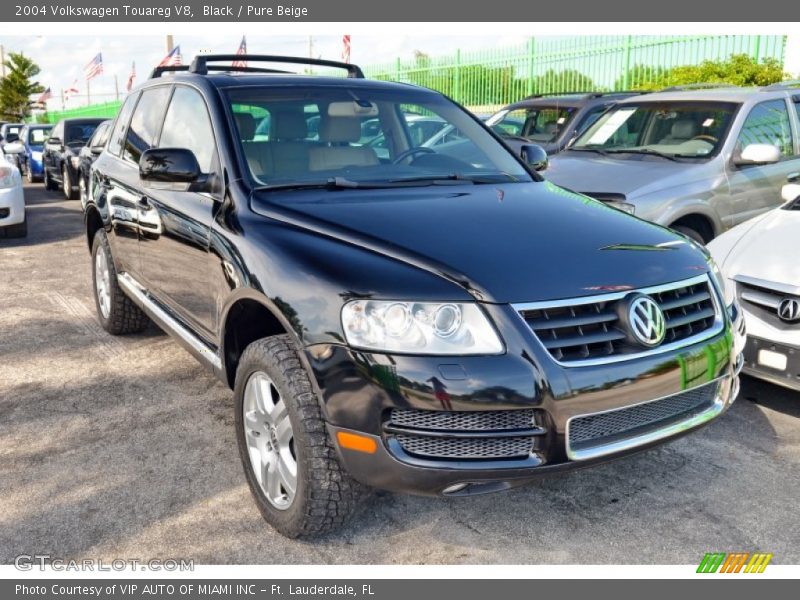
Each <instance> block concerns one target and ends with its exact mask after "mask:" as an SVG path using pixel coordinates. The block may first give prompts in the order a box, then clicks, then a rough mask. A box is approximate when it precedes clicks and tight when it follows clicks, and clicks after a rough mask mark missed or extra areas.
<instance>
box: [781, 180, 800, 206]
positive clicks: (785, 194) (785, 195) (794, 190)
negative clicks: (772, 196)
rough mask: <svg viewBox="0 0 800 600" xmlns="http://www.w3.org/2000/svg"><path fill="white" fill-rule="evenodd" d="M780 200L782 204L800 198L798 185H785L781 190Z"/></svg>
mask: <svg viewBox="0 0 800 600" xmlns="http://www.w3.org/2000/svg"><path fill="white" fill-rule="evenodd" d="M781 198H782V199H783V201H784V202H794V201H795V200H797V199H798V198H800V183H787V184H786V185H785V186H783V188H781Z"/></svg>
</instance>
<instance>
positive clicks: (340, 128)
mask: <svg viewBox="0 0 800 600" xmlns="http://www.w3.org/2000/svg"><path fill="white" fill-rule="evenodd" d="M319 139H320V141H322V142H331V143H334V144H338V143H342V142H347V143H350V142H357V141H358V140H360V139H361V119H359V118H358V117H331V116H327V117H325V118H323V119H322V121H321V122H320V124H319Z"/></svg>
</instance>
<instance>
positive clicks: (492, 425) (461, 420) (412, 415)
mask: <svg viewBox="0 0 800 600" xmlns="http://www.w3.org/2000/svg"><path fill="white" fill-rule="evenodd" d="M533 418H534V411H533V410H487V411H469V412H456V411H449V410H409V409H405V408H396V409H394V410H393V411H392V421H391V422H392V425H399V426H401V427H413V428H414V429H432V430H439V431H498V430H508V429H528V428H530V427H532V426H533V424H534V423H533Z"/></svg>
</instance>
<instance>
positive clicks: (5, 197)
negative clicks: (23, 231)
mask: <svg viewBox="0 0 800 600" xmlns="http://www.w3.org/2000/svg"><path fill="white" fill-rule="evenodd" d="M16 177H17V178H18V177H19V174H17V176H16ZM24 220H25V197H24V195H23V192H22V182H21V181H19V180H18V181H17V182H16V185H14V187H11V188H6V189H0V227H7V226H9V225H17V224H18V223H22V222H23V221H24Z"/></svg>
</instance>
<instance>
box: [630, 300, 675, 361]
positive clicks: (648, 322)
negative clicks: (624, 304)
mask: <svg viewBox="0 0 800 600" xmlns="http://www.w3.org/2000/svg"><path fill="white" fill-rule="evenodd" d="M627 316H628V325H629V326H630V328H631V333H632V334H633V338H634V339H635V340H636V341H637V342H639V343H640V344H642V345H644V346H648V347H651V348H652V347H653V346H658V345H659V344H660V343H661V342H663V341H664V335H665V334H666V332H667V322H666V320H665V319H664V313H663V312H662V311H661V307H659V306H658V304H657V303H656V301H655V300H653V299H652V298H651V297H650V296H637V297H636V298H634V299H633V300H632V301H631V303H630V304H629V305H628V315H627Z"/></svg>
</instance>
